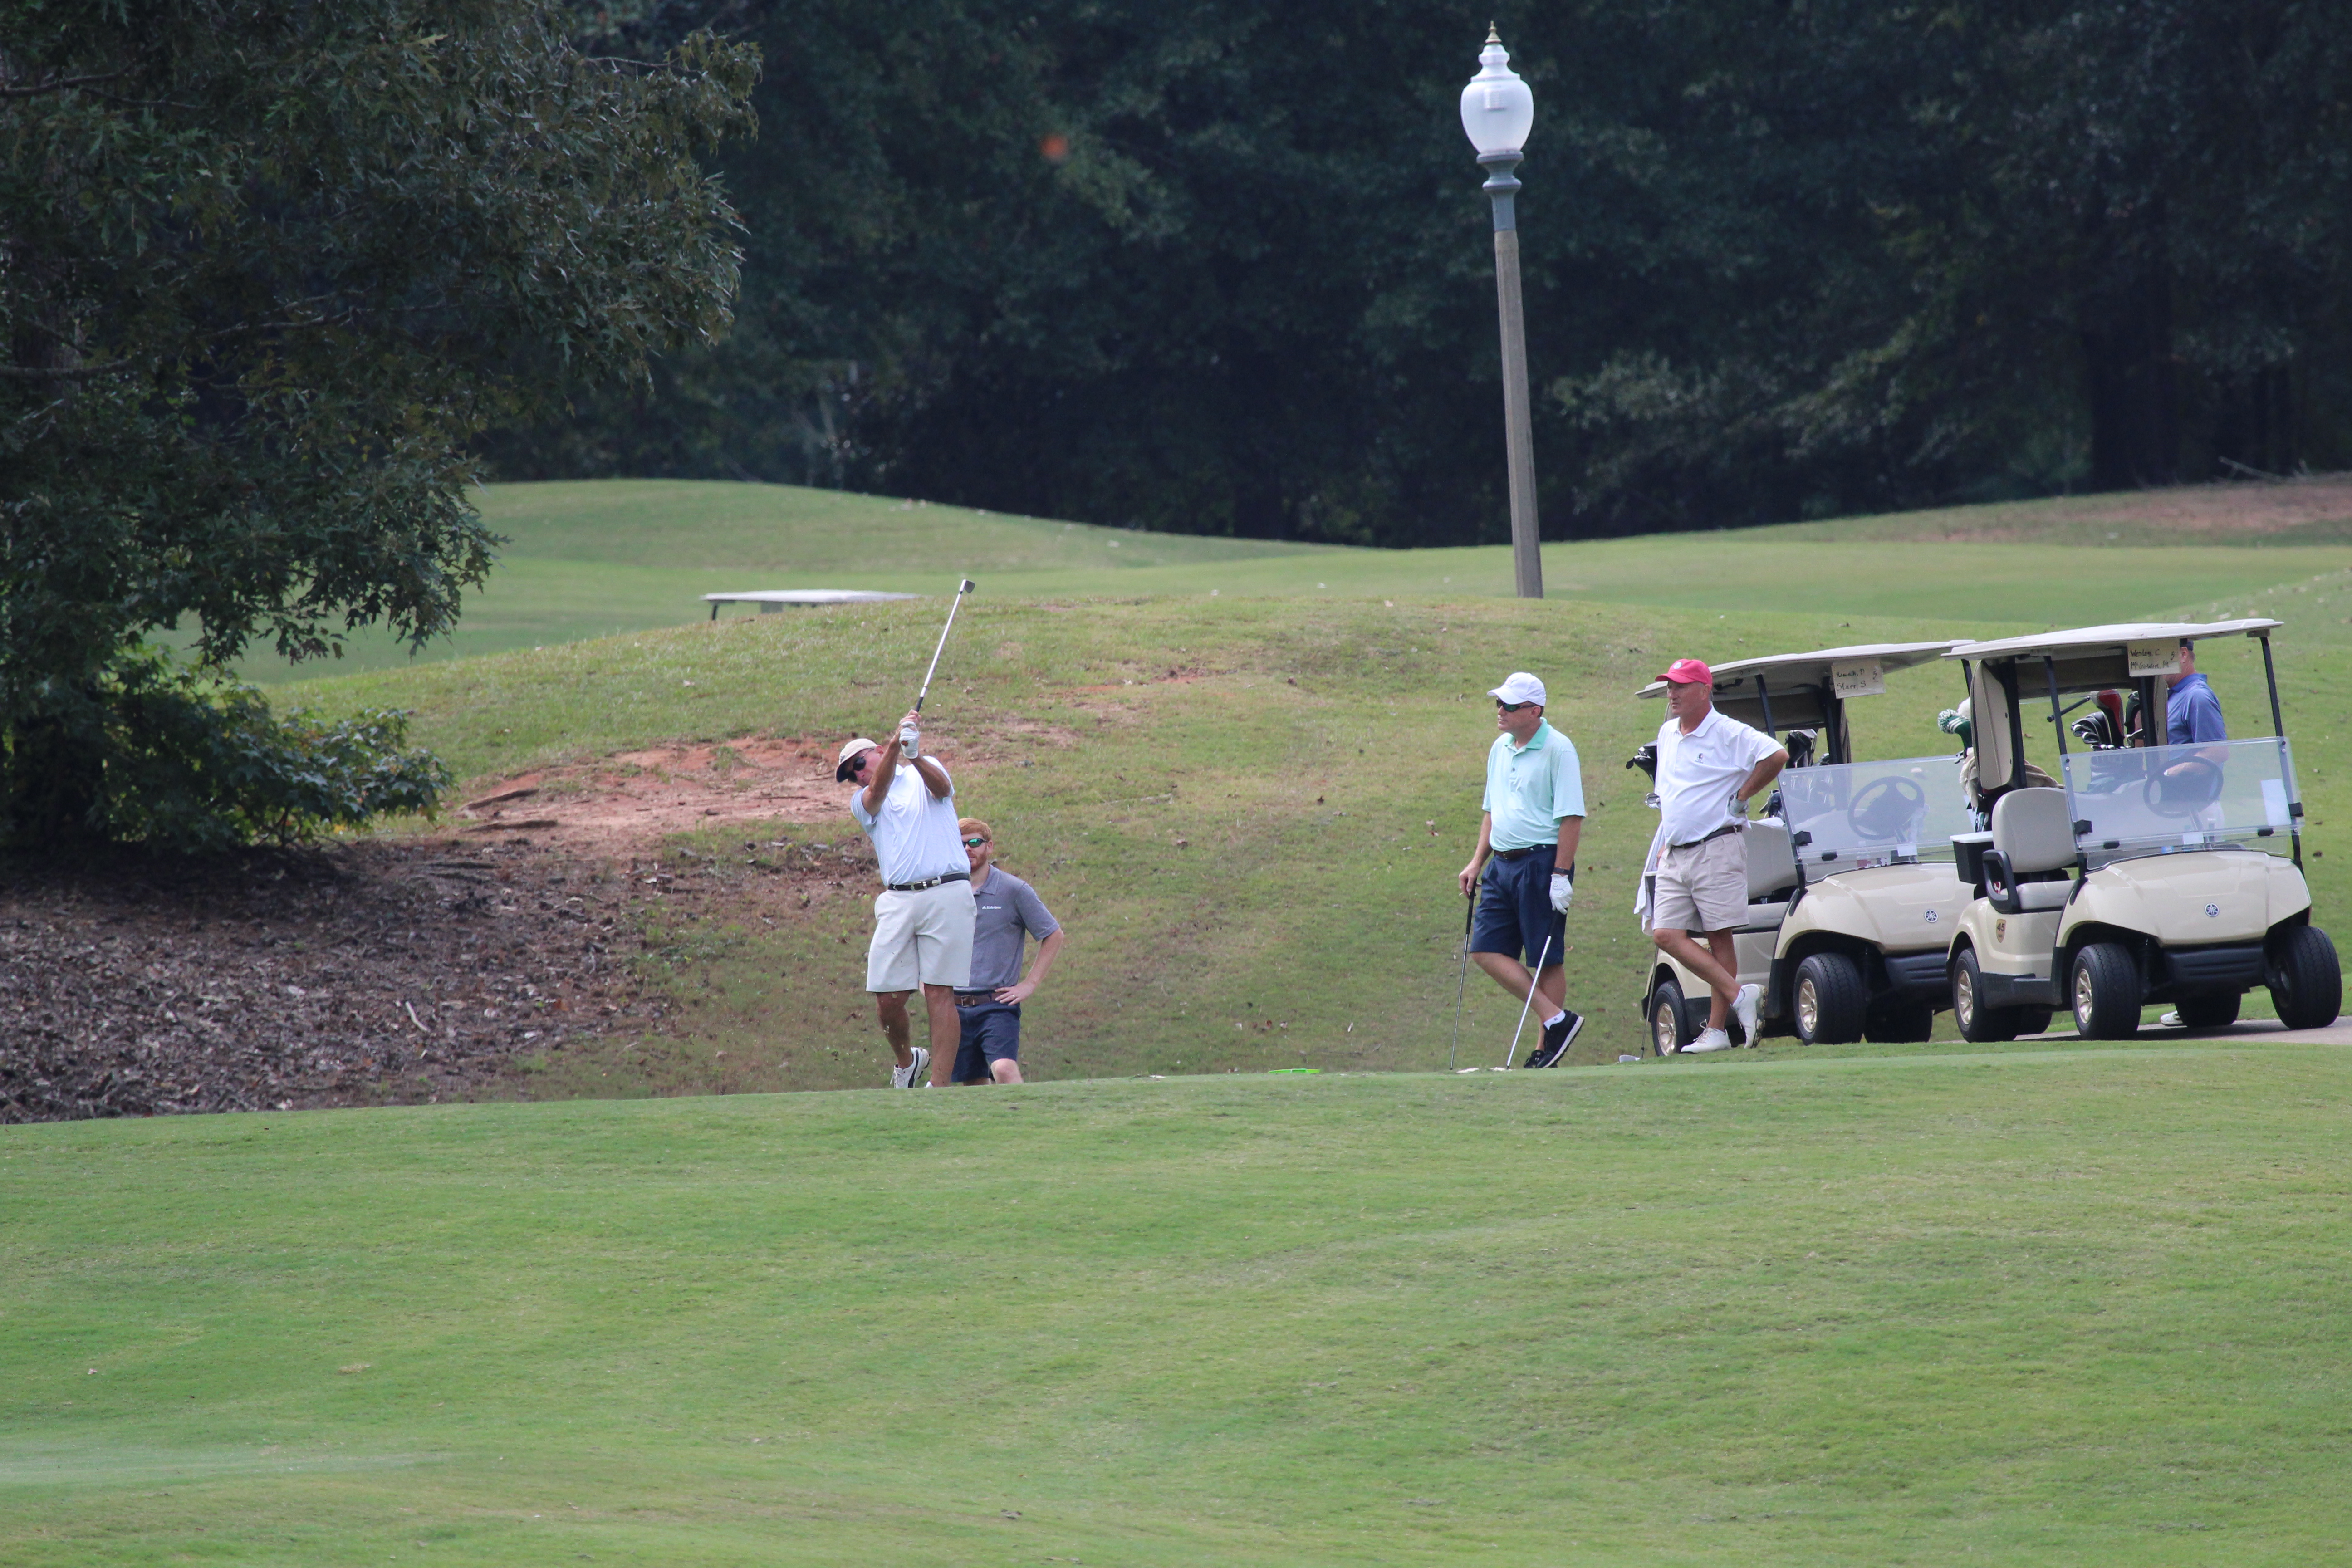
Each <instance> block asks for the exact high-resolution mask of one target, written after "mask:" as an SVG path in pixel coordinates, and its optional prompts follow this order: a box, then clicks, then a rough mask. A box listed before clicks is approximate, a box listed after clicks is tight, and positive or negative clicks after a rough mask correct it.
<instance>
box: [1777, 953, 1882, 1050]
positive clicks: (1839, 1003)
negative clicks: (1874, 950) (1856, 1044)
mask: <svg viewBox="0 0 2352 1568" xmlns="http://www.w3.org/2000/svg"><path fill="white" fill-rule="evenodd" d="M1869 1005H1870V994H1869V993H1868V992H1867V991H1865V990H1864V989H1863V985H1862V971H1861V970H1859V969H1856V968H1855V967H1854V964H1853V959H1851V958H1848V957H1847V956H1846V955H1845V954H1844V953H1842V952H1817V953H1814V954H1813V955H1812V956H1811V958H1808V959H1806V960H1805V962H1804V963H1801V964H1799V965H1797V1005H1796V1007H1795V1013H1796V1024H1797V1038H1799V1039H1800V1040H1802V1041H1803V1042H1804V1043H1805V1044H1807V1045H1809V1046H1843V1045H1850V1044H1852V1043H1853V1041H1855V1040H1858V1039H1860V1038H1862V1026H1863V1015H1864V1010H1865V1009H1866V1008H1867V1007H1868V1006H1869Z"/></svg>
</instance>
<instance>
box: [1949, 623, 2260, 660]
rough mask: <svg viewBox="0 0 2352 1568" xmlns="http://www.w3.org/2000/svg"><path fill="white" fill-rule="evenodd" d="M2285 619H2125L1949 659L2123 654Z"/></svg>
mask: <svg viewBox="0 0 2352 1568" xmlns="http://www.w3.org/2000/svg"><path fill="white" fill-rule="evenodd" d="M2284 624H2285V623H2284V622H2282V621H2272V620H2263V619H2259V618H2257V619H2253V620H2243V621H2126V622H2122V623H2120V624H2118V625H2116V626H2078V627H2076V628H2075V629H2074V630H2073V631H2065V632H2036V633H2035V634H2033V635H2032V637H1996V638H1994V639H1993V640H1991V641H1990V642H1966V643H1961V644H1959V645H1958V647H1954V648H1953V649H1952V651H1951V652H1950V653H1948V654H1947V655H1946V656H1945V657H1946V658H1969V659H1980V658H2042V657H2043V656H2044V655H2051V656H2056V657H2063V658H2082V657H2084V656H2085V655H2095V654H2103V653H2121V652H2123V651H2124V650H2125V649H2126V648H2127V647H2129V646H2130V645H2131V644H2133V643H2136V642H2137V643H2148V642H2170V643H2176V644H2177V643H2179V642H2180V641H2182V640H2183V639H2184V638H2185V639H2186V640H2188V641H2189V642H2196V641H2197V640H2199V639H2200V638H2201V637H2237V636H2244V637H2252V636H2254V635H2256V634H2257V633H2261V632H2267V631H2273V630H2275V629H2276V628H2277V627H2279V626H2283V625H2284Z"/></svg>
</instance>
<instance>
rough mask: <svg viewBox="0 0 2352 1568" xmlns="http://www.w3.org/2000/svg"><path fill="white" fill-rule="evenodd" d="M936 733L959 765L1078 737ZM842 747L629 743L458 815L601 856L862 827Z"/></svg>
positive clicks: (1023, 730) (518, 779)
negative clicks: (750, 835)
mask: <svg viewBox="0 0 2352 1568" xmlns="http://www.w3.org/2000/svg"><path fill="white" fill-rule="evenodd" d="M931 743H932V744H935V745H937V746H939V747H940V753H939V754H940V757H941V759H942V760H943V761H944V762H945V763H947V765H948V766H949V767H950V769H955V768H959V767H961V766H962V765H965V764H970V765H972V766H978V767H985V766H991V765H994V764H998V763H1006V762H1010V761H1013V759H1014V758H1015V757H1016V756H1018V755H1020V754H1022V753H1025V752H1032V751H1035V750H1038V749H1040V748H1049V749H1055V750H1059V749H1063V748H1066V747H1069V746H1074V745H1076V743H1077V736H1076V734H1075V733H1074V732H1072V731H1068V730H1065V729H1060V728H1057V727H1055V726H1051V725H1045V724H1037V723H1030V722H1024V721H1013V722H1007V723H1003V724H998V725H991V726H983V727H982V728H979V729H977V730H975V731H973V732H972V733H971V735H970V736H969V737H968V738H953V739H950V738H947V737H941V738H940V739H939V740H937V741H935V742H931ZM839 748H840V742H839V741H838V740H829V741H818V740H809V739H805V738H793V739H771V740H741V741H732V742H722V743H719V744H695V745H676V746H656V747H654V748H651V749H650V750H646V751H642V752H622V753H621V754H619V755H617V756H613V757H606V758H604V759H602V760H601V761H597V762H593V763H579V764H576V765H572V766H567V767H560V768H543V769H540V770H537V771H535V772H531V773H517V774H514V775H513V776H512V777H509V778H502V779H497V780H494V781H492V782H490V783H488V784H481V785H479V786H478V787H477V788H476V789H475V790H474V791H473V792H472V797H471V798H470V799H469V800H467V803H466V804H465V805H463V806H462V807H460V808H459V810H458V812H457V817H456V824H455V825H456V826H457V830H458V831H459V832H460V833H461V834H464V835H466V836H468V837H499V836H500V835H508V834H514V833H528V834H530V836H531V837H532V838H533V839H534V840H537V841H540V842H544V843H548V844H551V845H554V846H557V847H561V848H563V849H566V850H570V851H572V852H575V853H583V852H584V853H592V854H600V855H630V854H636V853H641V852H645V851H647V850H649V849H651V848H653V847H656V846H657V845H658V844H659V843H660V841H661V840H662V839H663V838H664V837H667V836H668V835H670V834H675V833H688V832H695V831H698V830H700V829H703V828H709V827H724V826H729V825H730V824H733V823H746V824H751V823H808V824H817V825H822V826H825V827H826V828H828V829H830V830H833V831H834V832H835V833H836V834H837V835H843V836H855V835H856V831H857V829H856V824H855V823H853V822H852V821H851V819H850V816H849V804H848V803H849V793H850V792H849V789H848V787H847V786H846V785H844V784H835V782H834V778H833V770H834V763H835V758H836V756H837V754H838V752H839Z"/></svg>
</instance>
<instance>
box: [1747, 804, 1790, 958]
mask: <svg viewBox="0 0 2352 1568" xmlns="http://www.w3.org/2000/svg"><path fill="white" fill-rule="evenodd" d="M1746 837H1747V839H1748V928H1747V929H1748V930H1749V931H1777V930H1779V929H1780V922H1781V921H1783V920H1785V919H1787V918H1788V914H1789V896H1790V894H1791V893H1794V892H1795V891H1796V890H1797V852H1796V850H1795V848H1794V847H1791V846H1790V842H1789V825H1788V824H1787V823H1785V822H1780V821H1776V820H1774V819H1772V818H1770V817H1767V818H1765V819H1764V820H1762V821H1760V822H1751V823H1749V824H1748V832H1747V835H1746Z"/></svg>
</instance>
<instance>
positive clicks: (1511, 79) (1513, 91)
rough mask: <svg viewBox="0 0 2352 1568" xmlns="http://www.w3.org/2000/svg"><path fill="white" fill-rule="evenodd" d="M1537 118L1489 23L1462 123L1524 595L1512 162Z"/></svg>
mask: <svg viewBox="0 0 2352 1568" xmlns="http://www.w3.org/2000/svg"><path fill="white" fill-rule="evenodd" d="M1535 121H1536V95H1535V94H1534V93H1532V92H1530V91H1528V84H1527V83H1526V82H1524V81H1521V80H1520V79H1519V78H1518V73H1517V72H1516V71H1514V70H1512V69H1511V55H1510V51H1509V50H1507V49H1506V48H1504V47H1503V40H1502V37H1501V36H1500V35H1499V34H1497V33H1496V30H1495V28H1494V27H1493V26H1492V25H1489V26H1487V28H1486V47H1485V48H1483V49H1481V50H1480V51H1479V52H1478V74H1477V75H1476V76H1474V77H1472V78H1471V79H1470V85H1469V86H1467V87H1465V88H1464V89H1462V129H1463V131H1464V132H1465V133H1466V134H1467V135H1468V136H1469V138H1470V145H1471V146H1473V147H1475V148H1476V149H1477V151H1478V162H1479V163H1480V165H1481V166H1483V167H1484V168H1485V169H1486V195H1489V196H1490V197H1492V198H1493V199H1494V205H1495V296H1496V303H1497V305H1498V306H1499V308H1500V312H1501V315H1502V328H1503V437H1504V445H1505V446H1506V447H1507V451H1508V467H1509V470H1510V477H1511V575H1512V578H1513V580H1514V582H1515V583H1516V584H1517V591H1518V595H1519V597H1520V598H1522V599H1540V598H1542V597H1543V552H1542V550H1541V548H1540V539H1541V536H1540V535H1539V534H1538V531H1537V528H1536V444H1535V431H1534V429H1533V427H1532V426H1531V424H1530V422H1529V416H1528V328H1527V317H1526V314H1525V312H1524V311H1523V310H1522V309H1521V308H1520V304H1519V221H1518V215H1517V212H1516V211H1515V210H1514V208H1513V204H1512V200H1511V198H1512V196H1513V195H1516V194H1517V191H1518V188H1519V182H1518V180H1517V178H1516V177H1515V176H1514V175H1513V174H1512V173H1511V170H1512V169H1513V168H1514V167H1516V166H1517V163H1518V162H1519V149H1520V148H1522V147H1524V146H1526V145H1527V144H1528V131H1529V130H1530V129H1531V128H1533V126H1534V125H1535Z"/></svg>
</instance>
